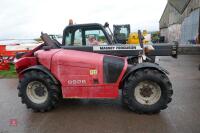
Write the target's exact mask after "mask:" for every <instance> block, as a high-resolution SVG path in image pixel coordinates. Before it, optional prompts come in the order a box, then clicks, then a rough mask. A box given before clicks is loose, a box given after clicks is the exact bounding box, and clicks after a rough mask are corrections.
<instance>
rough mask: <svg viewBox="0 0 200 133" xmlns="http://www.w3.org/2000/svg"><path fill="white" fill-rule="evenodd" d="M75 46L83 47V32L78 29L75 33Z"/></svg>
mask: <svg viewBox="0 0 200 133" xmlns="http://www.w3.org/2000/svg"><path fill="white" fill-rule="evenodd" d="M73 44H74V46H82V31H81V29H78V30H76V31H75V33H74V43H73Z"/></svg>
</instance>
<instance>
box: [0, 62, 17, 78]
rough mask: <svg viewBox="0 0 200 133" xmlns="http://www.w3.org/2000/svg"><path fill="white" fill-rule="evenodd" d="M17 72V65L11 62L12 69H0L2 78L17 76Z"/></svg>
mask: <svg viewBox="0 0 200 133" xmlns="http://www.w3.org/2000/svg"><path fill="white" fill-rule="evenodd" d="M16 77H17V74H16V71H15V66H14V65H13V64H10V70H8V71H0V78H16Z"/></svg>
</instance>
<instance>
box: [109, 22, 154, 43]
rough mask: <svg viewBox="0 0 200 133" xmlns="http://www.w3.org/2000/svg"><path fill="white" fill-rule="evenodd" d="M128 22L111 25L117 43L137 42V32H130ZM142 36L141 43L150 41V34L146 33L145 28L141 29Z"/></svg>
mask: <svg viewBox="0 0 200 133" xmlns="http://www.w3.org/2000/svg"><path fill="white" fill-rule="evenodd" d="M130 28H131V27H130V24H123V25H113V32H114V37H115V39H116V40H117V42H118V43H122V44H139V38H138V33H136V32H133V33H131V29H130ZM142 35H143V36H144V38H145V39H144V40H143V41H144V42H143V44H148V43H150V42H151V34H148V33H147V31H146V30H143V32H142Z"/></svg>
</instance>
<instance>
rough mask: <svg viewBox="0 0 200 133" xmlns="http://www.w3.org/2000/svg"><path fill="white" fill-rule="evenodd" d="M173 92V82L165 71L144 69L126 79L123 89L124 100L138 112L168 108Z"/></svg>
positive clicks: (130, 107) (151, 111)
mask: <svg viewBox="0 0 200 133" xmlns="http://www.w3.org/2000/svg"><path fill="white" fill-rule="evenodd" d="M172 94H173V90H172V85H171V82H170V81H169V79H168V77H167V76H166V75H165V74H164V73H162V72H160V71H158V70H152V69H142V70H138V71H136V72H135V73H133V74H132V75H130V76H129V77H128V78H127V79H126V81H125V83H124V86H123V90H122V101H123V103H124V104H125V106H127V107H128V108H129V109H131V110H132V111H134V112H136V113H139V114H153V113H158V112H160V110H163V109H166V108H167V104H168V103H169V102H171V96H172Z"/></svg>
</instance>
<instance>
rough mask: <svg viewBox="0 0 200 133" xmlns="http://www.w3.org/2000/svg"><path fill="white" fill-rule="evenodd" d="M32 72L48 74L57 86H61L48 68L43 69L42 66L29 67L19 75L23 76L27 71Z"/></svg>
mask: <svg viewBox="0 0 200 133" xmlns="http://www.w3.org/2000/svg"><path fill="white" fill-rule="evenodd" d="M31 70H38V71H41V72H43V73H45V74H47V75H48V76H49V77H50V78H51V79H52V80H53V82H54V83H55V84H59V82H58V80H57V79H56V78H55V77H54V76H53V75H52V74H51V72H50V71H49V70H48V69H47V68H45V67H43V66H42V65H36V66H32V67H29V68H27V69H24V70H23V71H21V72H20V73H19V75H21V74H23V73H25V72H27V71H31Z"/></svg>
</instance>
